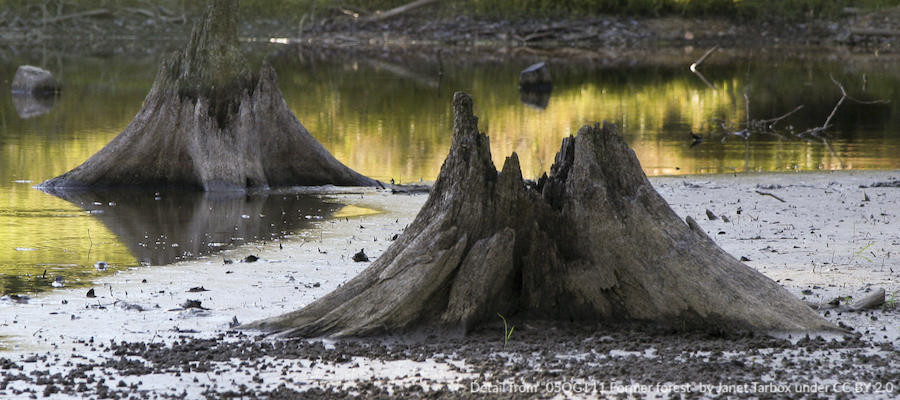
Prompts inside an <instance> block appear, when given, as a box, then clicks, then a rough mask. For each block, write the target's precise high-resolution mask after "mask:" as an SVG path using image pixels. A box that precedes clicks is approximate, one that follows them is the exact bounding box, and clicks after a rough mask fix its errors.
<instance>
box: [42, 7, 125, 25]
mask: <svg viewBox="0 0 900 400" xmlns="http://www.w3.org/2000/svg"><path fill="white" fill-rule="evenodd" d="M109 13H110V11H109V10H107V9H105V8H101V9H98V10H91V11H82V12H77V13H73V14H66V15H61V16H59V17H54V18H48V19H45V20H44V23H47V24H53V23H57V22H59V21H65V20H67V19H72V18H81V17H91V16H95V15H105V14H109Z"/></svg>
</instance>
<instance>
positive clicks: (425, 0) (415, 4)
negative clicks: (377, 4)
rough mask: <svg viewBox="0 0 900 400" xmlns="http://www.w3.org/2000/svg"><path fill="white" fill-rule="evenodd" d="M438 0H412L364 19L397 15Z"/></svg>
mask: <svg viewBox="0 0 900 400" xmlns="http://www.w3.org/2000/svg"><path fill="white" fill-rule="evenodd" d="M438 1H440V0H417V1H414V2H412V3H407V4H404V5H402V6H400V7H395V8H392V9H390V10H387V11H385V12H379V13H377V14H375V15H372V16H370V17H366V18H365V20H366V21H381V20H385V19H388V18H392V17H396V16H398V15H400V14H403V13H405V12H407V11H411V10H415V9H417V8H419V7H422V6H427V5H429V4H431V3H437V2H438Z"/></svg>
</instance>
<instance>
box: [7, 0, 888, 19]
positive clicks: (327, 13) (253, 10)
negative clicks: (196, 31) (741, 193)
mask: <svg viewBox="0 0 900 400" xmlns="http://www.w3.org/2000/svg"><path fill="white" fill-rule="evenodd" d="M410 2H412V0H243V1H242V7H243V8H244V13H245V15H246V16H247V17H251V18H278V19H281V18H291V19H304V18H306V19H317V18H326V17H332V16H336V15H344V14H349V15H357V16H365V15H369V14H372V13H375V12H377V11H384V10H389V9H391V8H394V7H398V6H401V5H404V4H407V3H410ZM4 3H5V5H3V6H0V18H2V17H6V18H9V17H8V15H7V14H8V13H10V11H12V13H10V14H18V15H23V14H25V15H28V16H32V17H41V16H43V17H46V18H53V17H59V16H61V15H65V14H68V13H74V12H84V11H86V10H91V9H100V8H110V7H129V8H136V9H138V8H140V9H148V8H149V7H156V8H157V10H151V11H154V12H161V13H171V14H196V13H198V12H199V11H200V9H201V8H202V6H203V4H204V3H205V2H203V1H193V0H159V1H155V2H153V3H150V2H147V1H141V0H80V1H79V2H78V3H77V5H76V4H74V3H71V2H67V1H63V0H50V1H47V2H40V3H36V2H34V1H31V0H7V1H5V2H4ZM151 4H153V5H152V6H151ZM898 5H900V0H775V1H772V0H441V1H438V2H437V3H436V4H432V5H429V6H427V8H423V9H427V10H430V12H432V13H437V14H441V15H471V16H486V17H506V18H529V17H531V18H534V17H547V16H553V17H570V16H584V15H600V14H620V15H634V16H664V15H682V16H723V17H734V18H741V19H760V20H786V21H804V20H811V19H834V18H838V17H841V16H843V15H845V14H847V13H848V12H853V10H873V9H881V8H886V7H893V6H898Z"/></svg>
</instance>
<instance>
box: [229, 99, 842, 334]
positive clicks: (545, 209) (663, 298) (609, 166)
mask: <svg viewBox="0 0 900 400" xmlns="http://www.w3.org/2000/svg"><path fill="white" fill-rule="evenodd" d="M472 109H473V103H472V99H471V97H469V96H468V95H466V94H463V93H457V94H456V95H455V96H454V99H453V110H454V114H455V120H454V126H453V139H452V144H451V147H450V154H449V155H448V157H447V160H446V161H445V162H444V165H443V167H442V169H441V173H440V175H439V176H438V179H437V181H436V182H435V184H434V187H433V188H432V191H431V194H430V196H429V198H428V201H427V202H426V203H425V205H424V206H423V208H422V210H421V211H420V212H419V214H418V216H417V217H416V220H415V221H414V222H413V223H412V224H411V225H410V226H409V228H407V229H406V231H405V232H404V233H403V234H402V235H401V236H400V237H399V238H398V239H397V240H396V241H395V242H394V243H393V244H392V245H391V247H389V248H388V249H387V251H385V253H384V254H383V255H382V256H381V257H379V258H378V259H377V260H376V261H375V262H374V263H373V264H372V265H371V266H370V267H369V268H368V269H366V270H364V271H363V272H362V273H360V274H359V275H358V276H356V277H355V278H353V279H352V280H350V281H349V282H347V283H345V284H343V285H342V286H341V287H339V288H338V289H336V290H335V291H334V292H332V293H330V294H328V295H326V296H325V297H323V298H321V299H319V300H317V301H315V302H313V303H311V304H310V305H308V306H307V307H305V308H303V309H300V310H297V311H294V312H292V313H289V314H286V315H283V316H280V317H275V318H272V319H267V320H263V321H259V322H255V323H252V324H248V325H246V326H245V328H253V329H260V330H264V331H269V332H282V333H283V334H284V335H288V336H301V337H318V336H336V337H341V336H366V335H378V334H389V333H397V332H406V331H419V330H438V331H445V332H446V331H455V332H460V331H462V332H465V331H468V330H471V329H474V328H476V327H478V326H479V325H482V324H485V323H490V322H492V321H496V320H497V315H498V314H500V315H504V316H505V317H506V319H516V318H518V319H520V320H521V319H524V320H534V319H541V320H555V321H580V322H598V321H609V320H638V321H654V322H658V323H662V324H664V325H668V326H670V327H672V328H675V329H700V330H712V331H735V330H760V331H768V330H779V331H817V330H830V331H840V329H839V328H837V327H835V326H834V325H832V324H831V323H829V322H828V321H826V320H824V319H823V318H821V317H820V316H819V315H818V314H816V313H815V312H814V311H813V310H811V309H810V308H809V307H807V306H806V304H804V303H803V302H802V301H800V300H799V299H797V298H796V297H794V296H793V295H791V294H790V293H788V292H787V291H786V290H785V289H784V288H782V287H781V286H779V285H778V284H777V283H775V282H774V281H772V280H771V279H769V278H767V277H765V276H763V275H762V274H760V273H759V272H757V271H756V270H754V269H752V268H749V267H747V266H746V265H744V264H743V263H741V262H740V261H738V260H736V259H735V258H734V257H732V256H731V255H729V254H728V253H726V252H725V251H724V250H722V249H721V248H719V247H718V246H717V245H716V244H715V243H714V242H713V241H712V239H711V238H709V237H708V236H707V235H706V234H705V233H704V232H703V229H702V228H701V227H700V226H699V225H698V224H697V223H696V222H695V221H694V220H693V219H691V218H688V219H687V222H685V221H684V220H682V219H681V218H679V217H678V215H677V214H676V213H675V212H674V211H673V210H672V209H671V208H670V207H669V205H668V204H667V203H666V202H665V200H663V198H662V197H661V196H660V195H659V194H658V193H657V192H656V191H655V190H654V189H653V187H652V186H651V185H650V182H649V180H648V179H647V177H646V176H645V175H644V173H643V171H642V169H641V166H640V164H639V163H638V160H637V158H636V157H635V155H634V152H632V151H631V149H629V148H628V146H627V144H626V143H625V141H624V140H623V139H622V137H621V136H620V135H619V134H618V131H617V129H616V127H615V126H614V125H611V124H605V123H604V124H603V125H599V124H598V125H595V126H585V127H583V128H582V129H581V130H579V132H578V136H577V137H571V136H570V137H568V138H566V139H564V140H563V143H562V148H561V149H560V151H559V153H558V154H557V156H556V160H555V163H554V164H553V167H552V168H551V172H550V175H549V176H548V175H544V176H543V177H541V179H540V180H538V181H537V182H530V181H524V180H523V179H522V174H521V170H520V168H519V161H518V157H517V156H516V154H512V155H511V156H510V157H508V158H507V159H506V162H505V163H504V165H503V169H502V171H500V172H499V173H498V172H497V169H496V168H495V166H494V163H493V161H492V160H491V153H490V143H489V140H488V137H487V136H486V135H485V134H483V133H479V131H478V125H477V118H476V117H475V116H473V114H472Z"/></svg>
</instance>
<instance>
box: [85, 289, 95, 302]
mask: <svg viewBox="0 0 900 400" xmlns="http://www.w3.org/2000/svg"><path fill="white" fill-rule="evenodd" d="M87 297H88V298H90V299H93V298H95V297H97V295H96V294H94V288H91V290H88V291H87Z"/></svg>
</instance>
